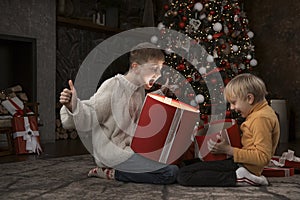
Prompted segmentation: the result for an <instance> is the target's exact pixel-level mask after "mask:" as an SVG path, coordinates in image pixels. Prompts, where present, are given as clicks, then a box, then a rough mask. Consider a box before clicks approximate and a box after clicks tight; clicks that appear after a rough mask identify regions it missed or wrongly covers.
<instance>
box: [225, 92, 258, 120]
mask: <svg viewBox="0 0 300 200" xmlns="http://www.w3.org/2000/svg"><path fill="white" fill-rule="evenodd" d="M253 101H254V96H253V95H252V94H248V96H247V99H246V100H243V99H240V98H238V97H233V98H231V99H230V101H229V103H230V109H231V110H235V112H237V113H239V114H241V116H242V117H244V118H246V117H247V116H248V115H249V113H250V110H251V109H252V107H253Z"/></svg>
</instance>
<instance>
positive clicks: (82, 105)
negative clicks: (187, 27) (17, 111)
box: [60, 43, 178, 184]
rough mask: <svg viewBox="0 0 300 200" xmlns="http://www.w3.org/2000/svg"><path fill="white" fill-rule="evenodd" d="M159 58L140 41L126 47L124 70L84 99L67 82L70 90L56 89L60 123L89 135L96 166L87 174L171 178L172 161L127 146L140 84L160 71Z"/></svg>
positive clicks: (141, 93)
mask: <svg viewBox="0 0 300 200" xmlns="http://www.w3.org/2000/svg"><path fill="white" fill-rule="evenodd" d="M163 63H164V54H163V53H162V51H161V50H159V49H157V48H156V47H155V46H154V45H152V44H150V43H141V44H139V45H137V46H136V47H135V48H134V49H133V50H132V51H131V52H130V69H129V71H128V73H127V74H126V75H120V74H118V75H116V76H115V77H112V78H110V79H108V80H106V81H105V82H104V83H103V84H102V85H101V86H100V88H99V89H98V90H97V92H96V93H95V94H94V95H93V96H92V97H91V98H90V99H89V100H85V101H80V100H79V99H77V96H76V90H75V88H74V86H73V83H72V81H70V82H69V85H70V89H64V90H63V92H62V93H61V96H60V103H62V104H63V105H64V106H63V107H62V108H61V120H62V124H63V125H64V126H65V127H68V126H74V125H76V129H77V131H78V132H79V133H81V134H83V135H84V134H89V133H91V134H92V145H93V155H94V158H95V161H96V164H97V167H96V168H94V169H92V170H90V172H89V174H88V176H96V177H101V178H108V179H116V180H118V181H124V182H138V183H153V184H170V183H173V182H175V180H176V175H177V172H178V167H177V166H175V165H164V164H161V163H158V162H155V161H152V160H149V159H146V158H144V157H142V156H140V155H138V154H135V153H134V152H133V150H132V149H131V148H130V144H131V141H132V137H133V135H134V130H135V126H136V123H137V121H138V118H139V115H140V111H141V108H142V105H143V101H144V98H145V89H146V90H148V89H150V88H151V87H152V86H153V84H154V82H155V81H156V80H157V79H158V78H159V77H160V76H161V72H160V71H161V68H162V66H163Z"/></svg>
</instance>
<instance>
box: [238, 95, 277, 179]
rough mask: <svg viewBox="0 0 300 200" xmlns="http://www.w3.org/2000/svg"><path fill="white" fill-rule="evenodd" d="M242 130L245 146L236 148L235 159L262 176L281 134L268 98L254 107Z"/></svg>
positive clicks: (242, 125) (242, 140)
mask: <svg viewBox="0 0 300 200" xmlns="http://www.w3.org/2000/svg"><path fill="white" fill-rule="evenodd" d="M241 131H242V139H241V142H242V145H243V147H242V149H239V148H234V150H233V158H234V161H235V162H236V163H241V164H243V165H244V167H246V168H247V169H248V170H249V171H250V172H252V173H253V174H255V175H258V176H260V175H261V173H262V171H263V168H264V166H266V165H267V164H268V163H269V162H270V160H271V157H272V156H273V155H274V153H275V150H276V146H277V144H278V140H279V135H280V127H279V121H278V118H277V116H276V114H275V112H274V110H273V109H272V108H271V107H270V106H269V105H268V102H267V101H266V100H264V101H263V102H260V103H258V104H256V105H255V106H254V107H253V109H252V110H251V111H250V114H249V115H248V116H247V118H246V120H245V122H243V123H242V124H241Z"/></svg>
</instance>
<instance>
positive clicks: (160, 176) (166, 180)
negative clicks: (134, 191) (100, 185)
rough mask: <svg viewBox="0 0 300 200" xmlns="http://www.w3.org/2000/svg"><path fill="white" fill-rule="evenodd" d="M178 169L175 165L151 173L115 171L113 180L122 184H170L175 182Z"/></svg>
mask: <svg viewBox="0 0 300 200" xmlns="http://www.w3.org/2000/svg"><path fill="white" fill-rule="evenodd" d="M177 174H178V167H177V166H176V165H167V166H166V167H163V168H161V169H158V170H155V171H152V172H142V173H134V172H123V171H119V170H116V171H115V179H116V180H118V181H123V182H134V183H151V184H172V183H174V182H176V177H177Z"/></svg>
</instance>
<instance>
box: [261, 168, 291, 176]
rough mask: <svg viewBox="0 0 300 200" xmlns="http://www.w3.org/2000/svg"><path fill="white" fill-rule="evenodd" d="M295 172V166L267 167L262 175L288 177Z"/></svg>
mask: <svg viewBox="0 0 300 200" xmlns="http://www.w3.org/2000/svg"><path fill="white" fill-rule="evenodd" d="M294 173H295V170H294V168H281V167H265V168H264V170H263V172H262V175H264V176H266V177H288V176H293V175H294Z"/></svg>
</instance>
